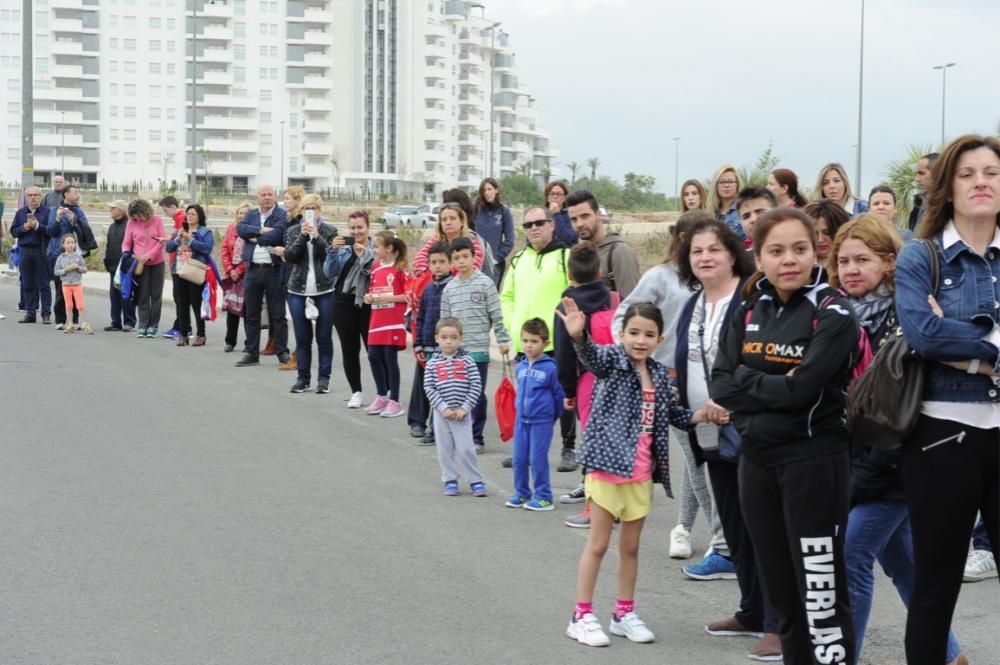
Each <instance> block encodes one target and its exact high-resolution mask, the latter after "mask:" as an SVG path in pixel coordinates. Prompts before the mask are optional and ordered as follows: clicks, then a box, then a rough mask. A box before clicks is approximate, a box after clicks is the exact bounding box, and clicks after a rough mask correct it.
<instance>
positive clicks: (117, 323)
mask: <svg viewBox="0 0 1000 665" xmlns="http://www.w3.org/2000/svg"><path fill="white" fill-rule="evenodd" d="M126 279H127V278H126ZM108 297H109V299H110V300H111V325H113V326H114V327H115V328H122V327H124V328H134V327H135V302H133V301H132V300H129V301H128V302H126V303H123V302H122V292H121V289H119V288H116V287H115V274H114V273H111V290H110V291H108Z"/></svg>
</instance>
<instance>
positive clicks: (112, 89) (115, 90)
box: [108, 83, 118, 95]
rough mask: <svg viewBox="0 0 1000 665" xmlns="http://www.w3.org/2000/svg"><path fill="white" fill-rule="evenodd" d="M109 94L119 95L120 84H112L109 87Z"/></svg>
mask: <svg viewBox="0 0 1000 665" xmlns="http://www.w3.org/2000/svg"><path fill="white" fill-rule="evenodd" d="M108 93H109V94H112V95H117V94H118V84H117V83H112V84H111V85H109V86H108Z"/></svg>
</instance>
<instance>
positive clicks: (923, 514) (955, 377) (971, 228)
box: [887, 135, 1000, 665]
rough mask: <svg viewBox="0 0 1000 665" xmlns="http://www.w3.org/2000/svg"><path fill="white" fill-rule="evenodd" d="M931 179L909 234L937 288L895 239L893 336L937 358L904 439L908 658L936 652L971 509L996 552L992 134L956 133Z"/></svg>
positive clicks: (996, 210)
mask: <svg viewBox="0 0 1000 665" xmlns="http://www.w3.org/2000/svg"><path fill="white" fill-rule="evenodd" d="M932 177H933V183H932V184H931V187H930V189H929V190H928V192H927V214H926V216H925V217H924V220H923V222H922V223H921V225H920V227H919V233H918V235H919V237H921V238H925V239H930V240H933V241H934V242H935V244H936V245H937V251H938V252H939V258H940V283H939V288H938V291H937V293H936V294H934V293H931V291H932V289H933V284H932V283H931V279H932V278H931V262H930V261H931V257H930V255H929V254H928V252H927V249H926V247H925V245H922V244H916V243H914V244H910V245H907V246H906V247H904V248H903V251H902V252H900V255H899V260H898V261H897V267H896V312H897V315H898V317H899V322H900V324H901V326H902V328H903V334H904V335H905V336H906V341H907V342H908V343H909V344H910V346H912V347H913V348H914V349H915V350H916V351H917V353H919V354H920V355H921V356H923V357H924V358H926V359H928V360H931V361H936V362H932V363H931V365H930V367H929V368H928V372H927V378H926V382H925V384H924V403H923V413H922V414H921V416H920V419H919V420H918V421H917V423H916V427H914V429H913V434H912V435H911V437H910V439H909V440H908V441H907V442H906V443H905V444H904V448H903V485H904V491H905V494H906V500H907V503H908V504H909V509H910V520H911V522H912V526H913V549H914V554H915V560H916V574H915V577H914V589H913V596H912V597H911V599H910V609H909V615H908V617H907V622H906V660H907V663H909V665H924V664H928V665H938V664H939V663H942V662H944V660H945V651H946V646H947V639H948V629H949V626H950V624H951V618H952V613H953V611H954V608H955V603H956V601H957V600H958V592H959V589H960V587H961V585H962V573H963V570H964V567H965V559H966V553H967V551H968V547H969V537H970V534H971V533H972V527H973V524H974V523H975V520H976V513H977V511H981V512H982V515H983V518H984V522H985V524H986V530H987V533H988V534H989V537H990V542H991V544H992V549H993V553H994V556H996V555H997V554H998V551H997V543H998V542H1000V471H998V469H1000V349H998V346H1000V331H998V329H997V320H998V317H1000V283H998V278H1000V229H998V226H1000V141H998V140H997V139H996V138H991V137H982V136H976V135H966V136H963V137H960V138H958V139H956V140H955V141H954V142H953V143H952V144H951V145H950V146H948V148H947V149H946V150H945V152H944V154H943V155H942V156H941V158H940V159H939V161H938V162H937V164H936V165H935V167H934V172H933V175H932ZM887 399H891V396H887Z"/></svg>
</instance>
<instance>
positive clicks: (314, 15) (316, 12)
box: [289, 7, 333, 23]
mask: <svg viewBox="0 0 1000 665" xmlns="http://www.w3.org/2000/svg"><path fill="white" fill-rule="evenodd" d="M289 18H291V17H289ZM302 20H303V21H305V22H306V23H333V12H332V11H330V10H328V9H318V8H316V7H307V8H306V11H305V13H304V14H303V16H302Z"/></svg>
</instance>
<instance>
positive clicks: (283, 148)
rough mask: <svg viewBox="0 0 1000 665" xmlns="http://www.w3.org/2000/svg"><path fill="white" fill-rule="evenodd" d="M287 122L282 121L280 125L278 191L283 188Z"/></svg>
mask: <svg viewBox="0 0 1000 665" xmlns="http://www.w3.org/2000/svg"><path fill="white" fill-rule="evenodd" d="M286 122H288V121H287V120H282V121H281V122H280V123H278V124H280V125H281V180H280V182H279V184H278V189H284V188H285V123H286Z"/></svg>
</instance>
